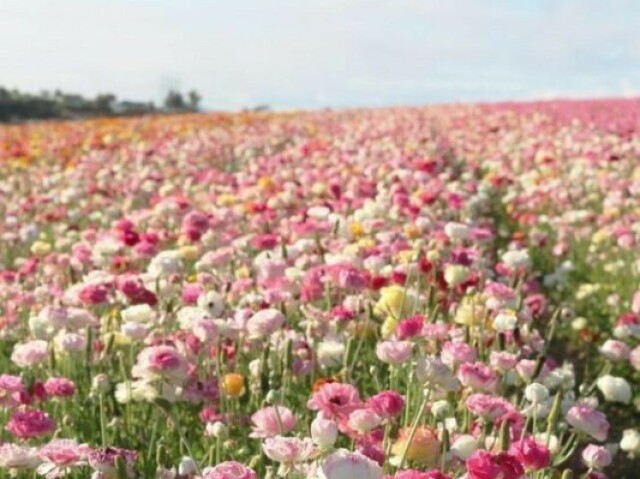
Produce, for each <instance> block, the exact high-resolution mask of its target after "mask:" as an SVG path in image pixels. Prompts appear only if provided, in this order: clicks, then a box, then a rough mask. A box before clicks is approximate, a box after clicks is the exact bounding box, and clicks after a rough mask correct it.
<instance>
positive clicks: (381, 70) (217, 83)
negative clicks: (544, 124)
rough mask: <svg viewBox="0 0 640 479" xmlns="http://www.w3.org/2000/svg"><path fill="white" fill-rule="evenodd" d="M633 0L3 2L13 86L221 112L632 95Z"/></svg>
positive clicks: (639, 54) (0, 60)
mask: <svg viewBox="0 0 640 479" xmlns="http://www.w3.org/2000/svg"><path fill="white" fill-rule="evenodd" d="M639 21H640V4H637V2H634V1H632V0H613V1H609V2H601V1H598V0H537V1H536V0H511V1H502V2H495V1H488V0H487V1H480V0H452V1H446V2H445V1H441V0H396V1H394V2H386V1H382V0H379V1H378V0H349V1H346V0H304V1H296V0H238V1H233V2H227V1H222V0H219V1H218V0H213V1H205V0H193V1H181V2H175V1H170V0H154V1H153V2H146V1H142V0H111V1H107V0H57V1H56V2H50V1H45V0H31V1H29V2H23V1H15V0H3V2H2V3H1V4H0V45H3V46H2V47H1V48H0V64H2V66H3V67H2V69H1V70H0V84H8V85H9V86H14V87H21V88H25V89H31V90H38V89H42V88H48V89H53V88H56V87H60V88H63V89H67V90H73V91H80V92H83V93H85V94H95V93H97V92H100V91H115V92H116V93H117V94H118V95H120V96H123V97H131V98H139V99H147V98H149V99H155V100H156V101H157V100H159V99H160V98H161V96H162V94H163V92H164V91H165V90H166V88H167V87H168V86H174V85H175V86H179V87H180V88H183V89H188V88H197V89H198V90H199V91H201V92H202V93H203V96H204V97H205V101H206V104H207V105H208V106H210V107H223V108H238V107H241V106H246V105H253V104H258V103H270V104H272V105H276V106H282V107H322V106H353V105H373V106H377V105H393V104H405V103H412V104H415V103H427V102H440V101H455V100H480V99H509V98H530V97H531V96H532V95H535V94H536V92H545V91H546V92H557V93H558V94H559V96H563V95H564V96H575V95H581V94H583V93H589V92H596V91H602V92H603V93H604V94H611V95H616V94H629V93H630V92H632V91H635V90H634V85H640V67H638V66H636V65H640V38H638V36H637V35H636V33H635V32H636V25H637V24H638V22H639Z"/></svg>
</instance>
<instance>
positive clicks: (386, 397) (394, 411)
mask: <svg viewBox="0 0 640 479" xmlns="http://www.w3.org/2000/svg"><path fill="white" fill-rule="evenodd" d="M366 406H367V407H369V408H371V409H373V410H374V411H375V412H376V413H377V414H378V415H380V416H381V417H383V418H393V417H396V416H398V415H399V414H400V413H401V412H402V409H403V408H404V398H403V397H402V396H401V395H400V394H399V393H397V392H396V391H382V392H379V393H378V394H376V395H375V396H371V397H370V398H369V399H367V402H366Z"/></svg>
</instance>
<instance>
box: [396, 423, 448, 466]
mask: <svg viewBox="0 0 640 479" xmlns="http://www.w3.org/2000/svg"><path fill="white" fill-rule="evenodd" d="M410 435H411V428H407V427H405V428H402V429H401V430H400V434H399V435H398V439H397V440H396V442H395V443H394V444H393V446H392V447H391V453H392V454H393V455H394V456H396V457H398V458H402V457H403V455H404V454H405V451H406V458H407V460H408V461H409V462H412V463H415V464H418V465H420V466H424V467H432V466H434V465H435V464H436V462H437V461H438V456H439V455H440V441H438V436H437V435H436V433H435V431H434V430H433V429H431V428H430V427H427V426H422V427H419V428H417V429H416V432H415V434H414V436H413V439H412V440H411V442H409V437H410Z"/></svg>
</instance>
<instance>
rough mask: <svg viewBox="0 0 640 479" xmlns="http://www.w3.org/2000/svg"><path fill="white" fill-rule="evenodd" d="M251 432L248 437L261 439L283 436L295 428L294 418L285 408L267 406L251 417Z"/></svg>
mask: <svg viewBox="0 0 640 479" xmlns="http://www.w3.org/2000/svg"><path fill="white" fill-rule="evenodd" d="M251 422H252V423H253V425H254V426H253V431H252V432H251V434H249V437H254V438H262V437H273V436H277V435H278V434H285V433H287V432H289V431H291V430H292V429H293V428H295V427H296V418H295V417H294V415H293V413H292V412H291V410H290V409H289V408H287V407H285V406H269V407H265V408H263V409H260V410H259V411H257V412H255V413H254V414H253V415H252V416H251Z"/></svg>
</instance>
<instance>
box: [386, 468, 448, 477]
mask: <svg viewBox="0 0 640 479" xmlns="http://www.w3.org/2000/svg"><path fill="white" fill-rule="evenodd" d="M393 479H451V476H449V475H448V474H445V473H443V472H440V471H438V470H437V469H434V470H432V471H416V470H415V469H404V470H402V471H398V472H396V474H395V475H394V476H393Z"/></svg>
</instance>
